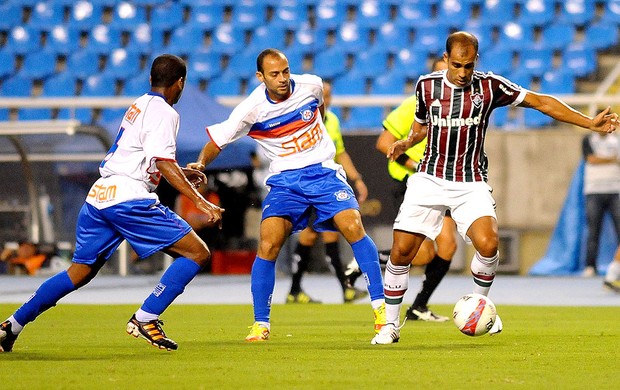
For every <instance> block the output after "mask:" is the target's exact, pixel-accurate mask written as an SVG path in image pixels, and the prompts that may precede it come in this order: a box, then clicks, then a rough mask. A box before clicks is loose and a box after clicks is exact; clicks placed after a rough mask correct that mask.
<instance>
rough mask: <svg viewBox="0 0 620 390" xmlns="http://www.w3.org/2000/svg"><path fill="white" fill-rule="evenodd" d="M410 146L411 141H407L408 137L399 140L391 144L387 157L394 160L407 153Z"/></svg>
mask: <svg viewBox="0 0 620 390" xmlns="http://www.w3.org/2000/svg"><path fill="white" fill-rule="evenodd" d="M409 147H410V145H409V142H407V140H406V139H401V140H398V141H396V142H394V143H393V144H392V145H390V147H389V148H388V151H387V154H386V157H387V158H389V159H390V161H394V160H396V159H397V158H398V156H400V155H401V154H403V153H405V152H406V151H407V149H409Z"/></svg>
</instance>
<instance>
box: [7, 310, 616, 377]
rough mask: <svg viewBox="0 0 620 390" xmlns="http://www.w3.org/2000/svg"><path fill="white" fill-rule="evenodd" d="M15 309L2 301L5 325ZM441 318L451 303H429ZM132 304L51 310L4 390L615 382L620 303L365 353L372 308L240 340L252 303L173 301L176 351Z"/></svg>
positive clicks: (18, 347)
mask: <svg viewBox="0 0 620 390" xmlns="http://www.w3.org/2000/svg"><path fill="white" fill-rule="evenodd" d="M16 307H17V306H16V305H0V315H1V316H2V319H4V318H5V317H6V316H7V315H8V314H10V313H11V312H12V311H13V310H15V309H16ZM433 308H434V309H435V310H436V311H437V312H439V313H442V314H445V313H449V312H451V307H448V306H442V305H436V306H433ZM135 309H136V306H135V305H120V306H119V305H114V306H112V305H110V306H95V305H62V304H61V305H59V306H58V307H56V308H54V309H52V310H50V311H48V312H46V313H45V314H43V315H42V316H41V317H40V318H39V319H38V320H37V321H36V322H34V323H32V324H30V325H29V326H28V327H27V328H26V330H25V331H24V332H23V333H22V335H21V336H20V338H19V339H18V340H17V343H16V344H15V348H14V352H12V353H4V354H2V353H0V367H1V369H0V384H1V385H2V387H3V388H10V389H39V388H45V389H55V388H64V389H68V388H88V389H95V388H106V389H141V388H175V389H200V388H204V389H217V388H234V389H248V388H266V389H271V388H278V389H388V388H389V389H405V388H442V389H443V388H456V389H460V388H463V389H464V388H496V387H499V388H515V387H518V388H528V389H532V388H534V389H537V388H543V387H545V388H553V389H586V388H588V389H611V388H618V385H619V384H620V370H619V369H618V367H619V357H620V355H619V354H618V351H619V350H620V307H522V306H502V307H501V308H499V310H500V313H501V315H502V320H503V322H504V332H503V333H502V334H500V335H497V336H493V337H491V336H488V335H485V336H481V337H476V338H472V337H468V336H465V335H462V334H461V333H460V332H459V331H458V330H457V329H456V327H455V326H454V325H453V324H452V322H447V323H422V322H413V321H411V322H409V323H407V325H406V326H405V327H404V328H403V329H402V330H401V340H400V342H399V343H397V344H393V345H388V346H375V345H370V339H371V338H372V335H373V332H372V312H371V310H370V308H369V306H368V305H275V306H274V307H273V313H272V337H271V340H269V341H268V342H265V343H253V344H250V343H246V342H244V341H243V339H244V337H245V335H246V334H247V331H248V329H247V328H246V326H248V325H251V318H252V314H251V313H252V309H251V307H250V306H249V305H173V306H172V307H171V308H170V309H169V310H168V311H167V312H166V313H165V314H164V316H163V317H162V319H163V320H164V321H166V320H167V321H166V324H165V327H164V329H165V330H166V332H167V334H168V336H170V337H171V338H173V339H174V340H176V341H177V342H178V343H179V349H178V350H177V351H173V352H167V351H161V350H158V349H156V348H154V347H152V346H150V345H149V344H147V343H146V342H145V341H144V340H142V339H134V338H133V337H131V336H128V335H127V334H126V333H125V323H126V321H127V319H128V318H129V317H130V316H131V313H132V312H133V311H134V310H135Z"/></svg>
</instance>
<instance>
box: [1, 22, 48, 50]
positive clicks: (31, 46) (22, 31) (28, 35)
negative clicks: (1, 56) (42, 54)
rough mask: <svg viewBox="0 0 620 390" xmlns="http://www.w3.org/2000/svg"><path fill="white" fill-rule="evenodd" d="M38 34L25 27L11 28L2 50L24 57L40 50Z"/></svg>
mask: <svg viewBox="0 0 620 390" xmlns="http://www.w3.org/2000/svg"><path fill="white" fill-rule="evenodd" d="M39 36H40V33H39V31H37V30H34V29H32V28H30V27H26V26H16V27H13V28H12V29H11V30H10V31H9V33H8V37H7V42H6V44H5V45H4V47H3V50H4V51H6V52H9V53H13V54H20V55H24V54H27V53H30V52H33V51H37V50H39V49H40V48H41V46H40V44H39Z"/></svg>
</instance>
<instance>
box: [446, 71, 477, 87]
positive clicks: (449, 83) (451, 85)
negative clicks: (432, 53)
mask: <svg viewBox="0 0 620 390" xmlns="http://www.w3.org/2000/svg"><path fill="white" fill-rule="evenodd" d="M443 81H444V82H445V83H446V84H448V86H450V87H451V88H454V89H465V88H467V87H469V86H470V85H471V83H473V82H474V78H473V76H472V78H471V80H470V81H469V83H468V84H467V85H465V86H462V87H461V86H458V85H456V84H453V83H451V82H450V80H448V72H445V73H444V74H443Z"/></svg>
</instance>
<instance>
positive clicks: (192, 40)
mask: <svg viewBox="0 0 620 390" xmlns="http://www.w3.org/2000/svg"><path fill="white" fill-rule="evenodd" d="M151 32H152V30H151ZM204 35H205V31H204V30H203V29H202V28H201V27H199V26H196V25H192V24H190V25H184V26H181V27H179V28H177V29H175V30H174V32H173V33H172V36H171V37H170V43H169V44H168V46H166V47H165V50H166V51H167V52H169V53H176V55H189V54H190V53H191V52H192V51H194V50H198V49H199V48H200V47H201V45H202V42H203V40H204Z"/></svg>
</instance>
